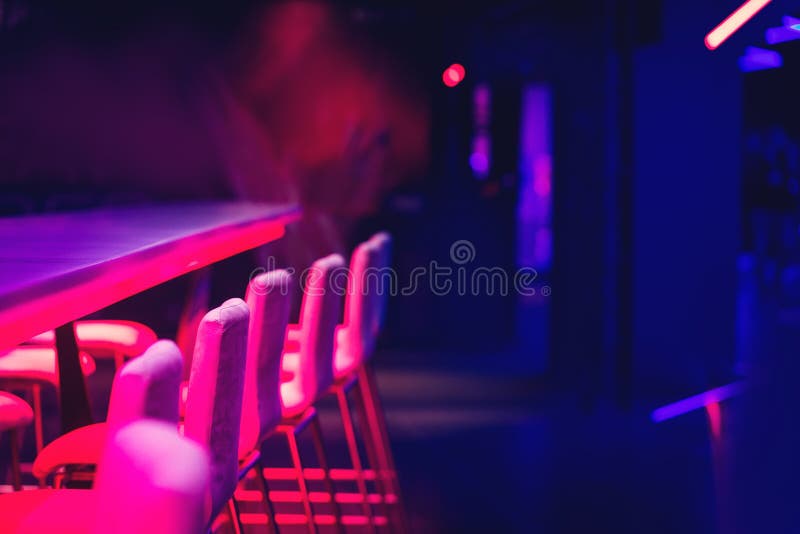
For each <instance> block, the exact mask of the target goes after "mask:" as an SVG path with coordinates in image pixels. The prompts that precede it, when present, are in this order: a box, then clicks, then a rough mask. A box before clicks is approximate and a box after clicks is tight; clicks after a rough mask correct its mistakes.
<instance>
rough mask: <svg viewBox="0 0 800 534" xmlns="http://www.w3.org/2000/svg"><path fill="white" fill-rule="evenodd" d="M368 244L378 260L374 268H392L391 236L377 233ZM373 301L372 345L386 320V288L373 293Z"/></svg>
mask: <svg viewBox="0 0 800 534" xmlns="http://www.w3.org/2000/svg"><path fill="white" fill-rule="evenodd" d="M369 241H370V243H371V244H372V245H374V246H375V248H376V249H377V250H378V258H377V260H376V268H377V269H379V270H386V269H390V268H391V267H392V236H391V234H389V233H388V232H378V233H377V234H375V235H374V236H372V237H371V238H370V240H369ZM373 296H374V301H373V303H372V307H373V308H372V309H373V312H372V318H371V321H372V323H371V327H370V328H371V331H372V333H373V336H372V343H373V347H372V348H373V349H374V343H375V341H376V340H377V338H378V334H379V333H380V331H381V328H383V324H384V321H385V320H386V305H387V303H388V301H389V291H388V288H386V287H384V288H383V291H377V292H374V293H373Z"/></svg>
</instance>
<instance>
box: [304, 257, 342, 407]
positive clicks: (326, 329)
mask: <svg viewBox="0 0 800 534" xmlns="http://www.w3.org/2000/svg"><path fill="white" fill-rule="evenodd" d="M343 269H344V259H343V258H342V257H341V256H340V255H339V254H331V255H330V256H326V257H324V258H322V259H319V260H317V261H315V262H314V263H313V264H312V265H311V268H310V269H309V271H308V272H309V276H308V278H307V279H306V286H305V290H304V292H303V303H302V305H301V307H300V365H299V366H298V369H297V374H298V375H299V377H298V378H299V380H300V384H301V388H302V390H303V395H304V396H305V397H307V398H311V399H314V398H318V397H319V395H320V394H321V393H322V392H324V391H325V390H326V389H328V387H329V386H330V385H331V384H332V383H333V348H334V344H333V339H334V333H335V330H336V325H337V324H338V323H339V318H340V315H341V306H342V293H343V292H344V291H346V287H341V288H334V286H333V276H334V272H335V271H336V270H343ZM340 272H343V271H340Z"/></svg>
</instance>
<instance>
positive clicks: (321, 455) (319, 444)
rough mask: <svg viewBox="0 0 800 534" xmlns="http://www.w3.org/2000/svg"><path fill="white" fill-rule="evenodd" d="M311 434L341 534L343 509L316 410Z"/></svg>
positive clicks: (341, 533) (337, 527)
mask: <svg viewBox="0 0 800 534" xmlns="http://www.w3.org/2000/svg"><path fill="white" fill-rule="evenodd" d="M310 425H311V434H312V437H313V439H314V450H315V451H316V454H317V460H318V461H319V466H320V468H321V469H322V473H323V477H324V479H325V488H326V489H327V490H328V493H329V494H330V496H331V505H332V506H333V516H334V518H335V520H336V529H337V530H338V531H339V533H340V534H344V524H343V523H342V510H341V508H340V507H339V503H338V502H336V489H335V488H334V486H333V479H331V471H330V465H329V464H328V456H327V454H326V453H325V442H324V441H323V440H322V427H321V425H320V424H319V417H318V416H317V414H316V412H315V413H314V415H313V416H312V418H311V423H310Z"/></svg>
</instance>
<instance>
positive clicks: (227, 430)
mask: <svg viewBox="0 0 800 534" xmlns="http://www.w3.org/2000/svg"><path fill="white" fill-rule="evenodd" d="M249 322H250V310H249V309H248V307H247V304H245V302H244V301H243V300H242V299H230V300H227V301H225V302H224V303H223V304H222V306H220V307H219V308H215V309H213V310H211V311H210V312H208V313H207V314H206V315H205V317H203V320H202V321H200V326H199V328H198V330H197V340H196V342H195V349H194V356H193V359H192V370H191V373H190V375H189V389H188V392H187V396H186V415H185V418H184V435H185V436H186V437H188V438H191V439H194V440H195V441H197V442H199V443H200V444H201V445H203V446H204V447H206V448H207V449H208V450H209V453H210V455H211V485H210V499H209V500H210V504H209V514H208V516H207V517H206V519H208V520H211V519H213V518H214V517H216V516H217V514H218V513H219V512H220V511H221V510H222V508H223V507H224V506H225V504H226V503H227V502H228V499H230V498H231V497H232V496H233V492H234V491H235V490H236V483H237V480H238V477H237V474H238V467H239V455H238V451H239V423H240V421H241V417H242V394H243V392H244V371H245V354H246V351H247V329H248V325H249Z"/></svg>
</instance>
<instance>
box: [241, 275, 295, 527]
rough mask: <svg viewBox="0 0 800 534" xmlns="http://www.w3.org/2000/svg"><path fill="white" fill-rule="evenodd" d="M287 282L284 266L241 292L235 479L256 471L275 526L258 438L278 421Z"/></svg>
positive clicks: (269, 432) (269, 433)
mask: <svg viewBox="0 0 800 534" xmlns="http://www.w3.org/2000/svg"><path fill="white" fill-rule="evenodd" d="M291 283H292V276H291V275H290V274H289V273H288V272H286V271H284V270H277V271H270V272H268V273H264V274H261V275H259V276H257V277H255V278H253V279H252V280H251V281H250V283H249V284H248V286H247V294H246V296H245V301H246V302H247V306H248V307H249V308H250V325H249V330H248V336H247V363H246V369H245V385H244V396H243V398H242V419H241V424H240V433H239V482H241V481H242V480H243V479H244V478H245V476H246V475H247V474H248V473H249V472H250V471H252V470H254V471H255V480H256V482H257V484H258V489H259V492H260V493H261V499H262V502H263V503H264V504H265V508H266V513H267V517H268V520H269V526H270V527H271V530H273V531H277V526H276V518H275V512H274V509H273V507H272V501H271V500H270V495H269V489H268V487H267V482H266V480H265V479H264V465H263V461H262V458H261V444H262V443H263V442H264V440H265V439H266V438H267V437H268V436H270V435H271V434H272V433H273V432H274V431H275V428H276V427H277V425H278V423H280V421H281V400H280V380H281V353H282V351H283V338H284V334H285V332H286V325H287V323H288V321H289V304H290V294H289V291H288V290H289V287H290V285H291ZM234 499H236V497H235V496H234Z"/></svg>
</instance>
